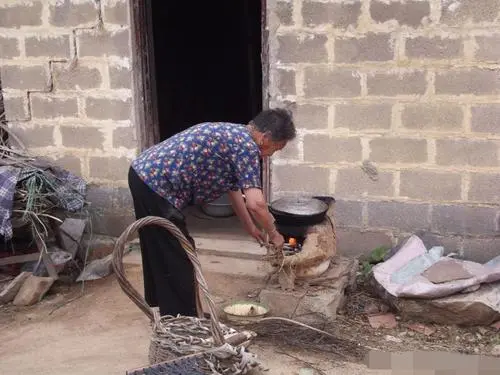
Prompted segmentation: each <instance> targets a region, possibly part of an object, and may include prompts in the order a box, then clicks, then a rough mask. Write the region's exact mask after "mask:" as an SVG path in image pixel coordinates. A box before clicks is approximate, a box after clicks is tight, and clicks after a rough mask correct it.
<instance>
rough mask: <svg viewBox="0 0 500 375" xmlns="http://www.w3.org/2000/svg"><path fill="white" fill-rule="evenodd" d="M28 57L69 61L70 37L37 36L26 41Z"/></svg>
mask: <svg viewBox="0 0 500 375" xmlns="http://www.w3.org/2000/svg"><path fill="white" fill-rule="evenodd" d="M24 43H25V47H26V56H28V57H40V56H44V57H50V58H60V59H67V58H69V57H70V40H69V35H43V34H42V35H36V36H31V37H27V38H26V39H25V42H24Z"/></svg>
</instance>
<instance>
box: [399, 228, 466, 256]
mask: <svg viewBox="0 0 500 375" xmlns="http://www.w3.org/2000/svg"><path fill="white" fill-rule="evenodd" d="M413 233H415V232H412V234H413ZM415 234H416V235H417V236H418V237H419V238H420V239H421V240H422V242H423V243H424V245H425V247H426V248H427V249H431V248H432V247H434V246H443V248H444V254H445V255H446V254H449V253H460V252H461V251H462V248H463V237H461V236H453V235H449V234H448V235H438V234H434V233H430V232H428V231H421V232H418V231H417V232H416V233H415ZM404 239H405V238H400V240H401V242H402V241H403V240H404Z"/></svg>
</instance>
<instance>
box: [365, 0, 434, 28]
mask: <svg viewBox="0 0 500 375" xmlns="http://www.w3.org/2000/svg"><path fill="white" fill-rule="evenodd" d="M430 13H431V7H430V4H429V2H428V1H413V0H408V1H405V2H399V1H398V2H396V1H391V2H385V1H382V0H373V1H372V2H371V4H370V16H371V17H372V19H373V20H374V21H375V22H377V23H384V22H387V21H397V22H398V23H399V24H400V25H406V26H410V27H413V28H417V27H419V26H421V25H422V24H423V20H424V18H426V17H429V16H430Z"/></svg>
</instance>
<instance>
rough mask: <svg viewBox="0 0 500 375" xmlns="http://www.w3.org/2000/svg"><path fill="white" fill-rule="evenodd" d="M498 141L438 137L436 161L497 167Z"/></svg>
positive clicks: (457, 164) (449, 163) (439, 162)
mask: <svg viewBox="0 0 500 375" xmlns="http://www.w3.org/2000/svg"><path fill="white" fill-rule="evenodd" d="M498 150H499V147H498V143H497V142H495V141H479V140H468V139H459V140H455V139H438V140H437V141H436V163H437V164H439V165H456V166H463V165H469V166H475V167H496V166H498V160H499V158H498Z"/></svg>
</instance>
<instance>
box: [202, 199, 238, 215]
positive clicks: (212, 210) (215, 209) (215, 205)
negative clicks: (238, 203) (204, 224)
mask: <svg viewBox="0 0 500 375" xmlns="http://www.w3.org/2000/svg"><path fill="white" fill-rule="evenodd" d="M201 210H202V211H203V212H204V213H205V214H206V215H208V216H213V217H229V216H233V215H234V210H233V206H231V201H230V200H229V195H228V194H224V195H222V196H221V197H220V198H217V199H216V200H214V201H213V202H209V203H205V204H202V205H201Z"/></svg>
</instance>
